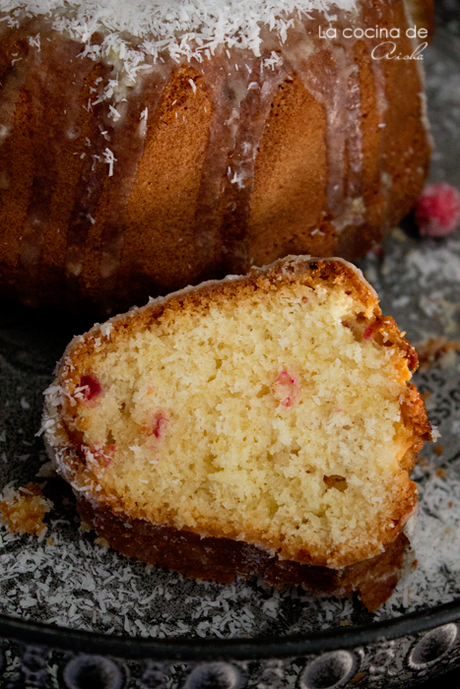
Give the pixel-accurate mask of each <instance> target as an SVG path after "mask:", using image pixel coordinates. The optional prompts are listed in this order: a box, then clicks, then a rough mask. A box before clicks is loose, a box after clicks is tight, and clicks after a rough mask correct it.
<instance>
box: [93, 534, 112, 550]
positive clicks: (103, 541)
mask: <svg viewBox="0 0 460 689" xmlns="http://www.w3.org/2000/svg"><path fill="white" fill-rule="evenodd" d="M94 542H95V543H96V544H97V545H101V546H103V547H104V548H110V543H109V542H108V541H107V540H106V539H105V538H102V537H101V536H99V537H98V538H95V539H94Z"/></svg>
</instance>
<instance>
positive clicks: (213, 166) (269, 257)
mask: <svg viewBox="0 0 460 689" xmlns="http://www.w3.org/2000/svg"><path fill="white" fill-rule="evenodd" d="M47 4H48V5H49V6H50V8H51V10H52V9H53V7H54V10H53V11H50V12H44V13H42V14H37V13H36V12H37V5H36V4H31V3H27V2H17V3H15V2H8V3H6V5H3V6H2V8H4V9H5V8H6V9H9V8H13V9H11V11H9V12H7V11H4V12H3V13H1V14H0V19H1V20H2V21H1V22H0V30H1V42H0V77H1V82H2V95H1V101H0V140H1V141H0V143H1V147H0V195H1V204H0V226H1V227H2V241H1V242H0V275H2V277H1V279H0V293H1V294H2V295H4V296H10V297H19V298H20V299H22V300H23V301H24V302H25V303H27V304H31V305H42V306H43V305H52V306H58V307H60V308H67V309H70V310H74V311H81V312H85V313H88V312H90V311H92V312H93V313H94V312H96V311H99V312H102V313H104V314H108V313H112V312H114V311H118V310H120V309H126V308H129V307H130V306H131V305H132V304H133V303H136V302H137V303H143V302H144V301H145V300H146V299H147V298H148V296H149V295H153V296H155V295H157V294H165V293H167V292H170V291H171V290H174V289H178V288H180V287H183V286H185V285H187V284H190V283H193V284H196V283H198V282H199V281H201V280H203V279H209V278H215V277H223V276H225V275H226V274H228V273H243V272H246V271H247V270H249V268H250V267H251V266H252V265H264V264H267V263H270V262H271V261H273V260H275V259H277V258H280V257H282V256H284V255H287V254H292V253H299V254H300V253H311V254H313V255H317V256H331V255H340V256H343V257H345V258H349V259H353V258H355V257H356V256H358V255H361V254H363V253H365V252H366V251H367V250H368V249H369V248H370V247H371V246H372V245H373V244H376V243H379V242H380V241H381V239H382V237H383V236H384V234H385V233H386V232H387V230H388V229H389V228H391V226H392V225H393V224H395V223H397V222H398V221H399V220H400V219H401V218H402V217H403V216H404V215H405V214H406V213H407V212H408V211H409V210H410V208H411V206H412V205H413V203H414V202H415V200H416V198H417V196H418V195H419V193H420V191H421V189H422V186H423V183H424V180H425V177H426V173H427V169H428V161H429V144H428V134H427V131H426V127H425V125H426V118H425V114H424V105H423V85H422V81H421V74H420V72H419V69H418V66H417V60H415V59H385V58H384V57H382V58H381V59H374V57H373V51H374V49H375V48H376V46H378V45H379V44H382V42H385V38H382V37H381V35H380V34H379V35H378V36H377V37H375V36H374V37H370V38H369V37H367V36H366V35H362V34H363V33H364V31H365V30H367V29H370V30H371V31H375V28H376V27H378V29H379V31H387V32H388V31H390V30H395V29H396V30H398V31H399V32H400V38H398V39H397V41H396V51H397V53H398V55H399V54H400V55H403V56H410V55H411V54H412V53H413V51H414V48H415V45H413V44H412V42H411V40H410V39H409V38H407V37H406V36H405V30H406V28H407V26H408V22H409V20H408V18H407V17H406V14H405V9H404V4H403V2H402V0H394V1H392V2H387V0H372V2H371V1H362V2H359V3H356V4H355V3H352V2H347V1H345V0H344V2H342V3H339V7H337V6H336V5H335V4H331V3H329V2H299V3H298V5H297V8H296V9H297V11H295V12H292V13H291V14H289V12H287V7H288V6H290V3H285V4H282V7H280V8H279V9H277V8H276V3H275V4H273V3H270V2H267V1H266V2H262V1H261V2H260V3H257V2H252V5H251V7H257V8H258V9H259V13H260V16H258V15H257V16H256V19H254V18H252V19H251V21H252V20H254V21H253V24H254V26H252V25H251V26H252V34H251V26H246V23H247V22H246V20H245V17H243V20H244V21H242V25H241V26H240V23H241V22H240V23H239V20H240V19H241V17H240V16H239V15H238V17H236V18H235V17H233V16H232V14H231V11H232V5H231V4H230V3H224V8H225V12H226V13H227V14H226V15H225V17H223V19H222V22H219V21H218V17H217V15H218V12H217V15H216V16H214V15H213V16H212V21H211V15H210V18H209V22H210V28H209V29H208V33H209V36H207V30H206V26H204V28H203V24H202V23H201V24H200V21H202V18H201V19H200V17H199V16H198V17H194V15H193V13H192V16H191V17H189V18H188V20H187V21H188V24H187V22H185V20H182V21H179V19H177V21H176V24H177V27H178V28H177V30H176V33H174V26H175V25H176V24H175V23H174V21H171V20H170V19H168V21H167V22H166V21H165V26H168V31H166V29H165V30H164V31H163V32H162V31H161V30H160V29H159V27H160V26H161V22H160V21H159V20H158V17H156V19H155V21H153V20H152V21H151V22H145V23H144V24H142V22H140V21H139V22H137V23H136V22H135V21H132V22H131V23H129V22H128V24H127V25H126V26H125V25H123V24H121V20H120V21H118V22H117V21H116V18H117V13H116V8H117V7H120V16H121V17H123V16H125V15H126V13H128V14H129V12H128V10H127V9H126V8H128V7H131V8H135V7H137V6H140V7H146V6H148V4H149V3H148V2H147V1H145V2H139V3H132V4H131V3H130V4H129V5H128V4H127V3H110V4H109V8H108V9H107V8H105V9H104V7H102V8H100V7H99V3H95V2H92V1H91V2H89V1H87V0H85V1H82V2H72V3H66V11H65V12H64V11H63V9H62V7H61V3H53V2H48V3H44V5H45V6H46V5H47ZM150 4H151V5H152V12H153V10H155V9H156V10H157V11H158V8H160V9H161V7H163V8H164V3H161V2H160V3H158V2H154V0H151V2H150ZM201 4H202V3H200V4H199V6H200V7H201ZM234 4H235V7H236V6H237V5H238V6H240V7H241V4H238V3H234ZM208 5H212V3H205V7H206V6H208ZM267 5H268V6H269V8H271V9H270V11H265V12H264V11H262V10H264V8H265V9H266V6H267ZM216 6H217V8H219V3H217V5H216ZM56 7H57V8H58V9H56ZM79 7H80V8H83V9H84V8H85V7H86V8H87V9H86V10H85V11H83V10H82V11H81V12H78V11H77V10H78V8H79ZM98 7H99V9H98ZM174 7H175V6H174ZM178 7H179V9H177V8H176V10H177V13H178V16H179V15H180V14H181V12H180V11H179V10H180V6H179V4H178ZM274 7H275V9H273V8H274ZM17 8H22V12H19V11H15V9H16V10H17ZM75 8H77V9H75ZM91 8H92V9H91ZM114 8H115V10H114ZM315 8H316V9H315ZM31 9H32V10H33V11H32V12H31ZM176 10H175V11H176ZM307 10H308V11H307ZM132 11H133V12H134V11H135V10H134V9H133V10H132ZM171 11H172V10H171ZM216 11H217V10H216ZM221 11H222V12H223V10H222V7H221ZM107 13H108V14H107ZM229 13H230V14H229ZM185 14H186V15H187V13H185ZM198 14H199V13H198ZM224 14H225V13H224ZM240 14H241V12H240ZM93 15H94V16H93ZM227 15H228V16H227ZM155 16H156V15H155ZM101 17H102V19H101ZM216 17H217V18H216ZM248 17H252V14H251V12H249V10H248ZM248 21H249V24H250V23H251V21H250V20H249V19H248ZM272 23H273V25H274V28H273V30H272ZM214 25H215V26H214ZM229 25H230V26H231V27H233V29H234V33H233V34H231V35H230V34H228V30H229V29H228V26H229ZM219 26H221V30H220V32H219V31H218V27H219ZM136 27H137V28H136ZM140 27H142V31H141V28H140ZM187 27H188V28H187ZM212 27H214V29H213V28H212ZM223 27H226V31H227V33H225V31H223ZM254 27H255V28H254ZM243 29H244V31H243ZM328 29H330V30H331V31H335V32H336V37H335V38H325V37H324V33H325V32H326V31H327V30H328ZM345 29H347V30H353V29H357V30H358V33H357V34H356V35H353V33H352V34H351V35H349V34H347V36H344V35H343V32H344V30H345ZM136 31H137V33H136ZM213 31H214V33H213ZM359 31H360V32H361V33H359ZM132 32H134V33H132ZM168 32H169V33H168ZM245 32H246V33H245ZM321 32H322V34H323V37H321ZM166 34H167V35H166ZM330 35H332V34H330ZM369 35H371V36H372V34H369ZM384 35H385V34H384ZM173 39H174V40H173ZM174 41H175V42H174ZM273 227H276V228H277V231H276V233H275V232H273V229H272V228H273Z"/></svg>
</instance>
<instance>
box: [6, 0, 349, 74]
mask: <svg viewBox="0 0 460 689" xmlns="http://www.w3.org/2000/svg"><path fill="white" fill-rule="evenodd" d="M355 6H356V2H355V0H335V1H334V2H331V0H276V1H275V0H247V1H245V2H241V0H172V1H171V2H168V3H166V2H163V1H162V0H131V1H130V2H123V0H118V1H114V0H79V1H75V0H74V1H73V2H66V1H65V0H0V12H3V13H7V14H6V16H4V17H0V20H3V21H5V20H6V22H7V24H8V25H10V26H15V25H18V24H19V22H20V21H21V20H22V19H23V17H24V16H31V15H32V16H33V15H38V16H43V17H47V18H50V19H51V21H52V25H53V27H54V28H55V29H56V30H58V31H61V32H62V33H66V34H68V35H69V36H70V37H71V38H73V39H74V40H77V41H80V42H81V43H83V44H85V48H84V50H83V53H82V55H84V56H89V57H92V58H93V59H100V58H107V57H110V58H111V59H113V58H114V56H118V57H119V59H120V60H123V61H124V62H125V63H126V66H127V70H126V71H127V73H128V75H130V77H131V78H134V76H135V74H136V73H137V71H138V70H139V68H140V67H141V66H142V63H144V61H145V59H146V58H147V56H151V57H152V58H153V62H157V61H158V60H159V59H160V61H161V55H162V54H166V55H169V56H170V57H171V58H172V59H173V60H175V61H176V62H179V61H180V60H181V59H182V58H187V59H190V58H195V59H198V60H199V61H202V59H203V57H204V56H209V55H211V54H214V52H215V51H216V48H217V47H218V46H224V47H225V48H233V47H237V48H240V49H243V50H250V51H252V52H253V53H254V54H255V55H257V56H258V55H260V45H261V43H262V34H261V32H262V28H263V27H266V28H268V29H269V31H271V32H273V33H274V34H275V35H276V36H277V37H278V38H279V40H280V42H281V43H284V41H285V40H286V37H287V31H288V29H289V28H290V27H291V26H292V25H293V23H294V21H295V18H296V17H301V16H305V15H308V13H310V12H312V11H314V10H317V11H320V12H323V13H325V14H326V15H327V12H328V10H329V9H330V8H331V7H334V8H337V9H342V10H345V11H353V10H354V9H355ZM96 32H98V33H99V34H102V36H103V40H102V42H101V43H99V42H96V40H95V37H94V34H95V33H96ZM129 36H130V37H131V38H129ZM133 39H135V40H133ZM269 62H270V64H271V63H272V62H273V54H272V55H271V58H269Z"/></svg>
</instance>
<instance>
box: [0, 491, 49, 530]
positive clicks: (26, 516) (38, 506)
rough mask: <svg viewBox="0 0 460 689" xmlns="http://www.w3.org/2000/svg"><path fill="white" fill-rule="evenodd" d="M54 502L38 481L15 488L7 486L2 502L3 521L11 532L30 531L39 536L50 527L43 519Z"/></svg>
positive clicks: (0, 504)
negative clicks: (46, 495) (43, 491)
mask: <svg viewBox="0 0 460 689" xmlns="http://www.w3.org/2000/svg"><path fill="white" fill-rule="evenodd" d="M52 507H53V503H52V502H51V500H49V499H48V498H45V496H44V495H43V493H42V486H40V485H39V484H38V483H28V484H27V485H26V486H23V487H21V488H18V489H17V490H14V489H13V488H7V489H6V490H5V493H4V495H3V501H2V502H0V512H1V516H2V519H3V521H4V522H5V524H6V526H7V527H8V529H9V530H10V532H11V533H20V534H21V533H29V534H35V535H37V536H39V535H40V534H42V533H43V532H44V531H45V529H47V528H48V527H47V526H46V524H45V523H44V521H43V519H44V517H45V514H47V512H50V511H51V509H52Z"/></svg>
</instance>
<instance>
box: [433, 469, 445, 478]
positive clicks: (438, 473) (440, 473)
mask: <svg viewBox="0 0 460 689" xmlns="http://www.w3.org/2000/svg"><path fill="white" fill-rule="evenodd" d="M435 473H436V476H438V477H439V478H446V477H447V472H446V470H445V469H443V468H442V467H438V468H437V469H436V471H435Z"/></svg>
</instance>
